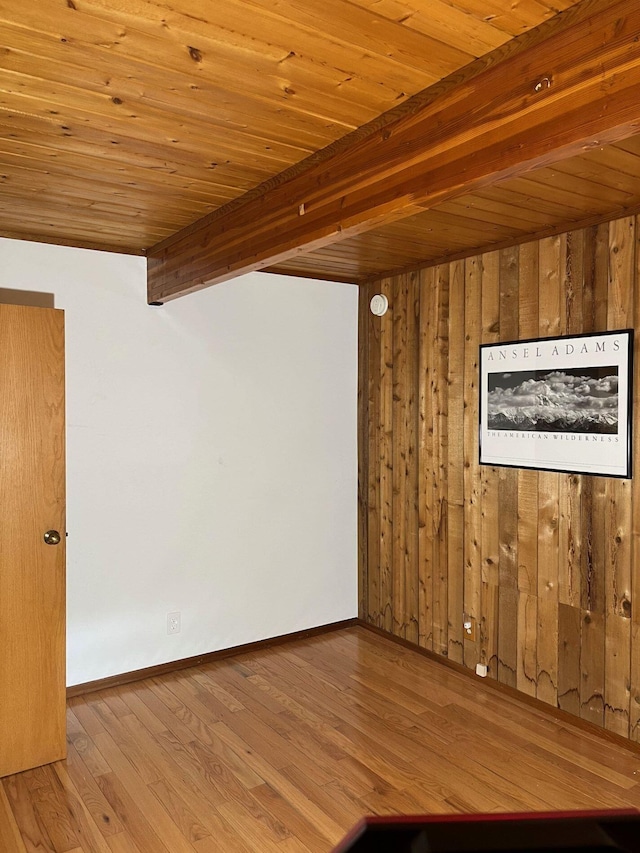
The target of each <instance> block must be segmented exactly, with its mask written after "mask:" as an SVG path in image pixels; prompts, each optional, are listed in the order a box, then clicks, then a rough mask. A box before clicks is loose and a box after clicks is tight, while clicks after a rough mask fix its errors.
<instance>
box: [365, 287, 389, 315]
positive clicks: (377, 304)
mask: <svg viewBox="0 0 640 853" xmlns="http://www.w3.org/2000/svg"><path fill="white" fill-rule="evenodd" d="M369 305H370V308H371V313H372V314H375V315H376V317H382V315H383V314H386V313H387V308H388V307H389V300H388V299H387V297H386V296H385V295H384V294H383V293H376V295H375V296H373V297H372V298H371V302H370V303H369Z"/></svg>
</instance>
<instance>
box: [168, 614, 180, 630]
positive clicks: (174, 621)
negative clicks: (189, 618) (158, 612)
mask: <svg viewBox="0 0 640 853" xmlns="http://www.w3.org/2000/svg"><path fill="white" fill-rule="evenodd" d="M180 622H181V620H180V611H179V610H175V611H174V612H173V613H167V634H179V633H180Z"/></svg>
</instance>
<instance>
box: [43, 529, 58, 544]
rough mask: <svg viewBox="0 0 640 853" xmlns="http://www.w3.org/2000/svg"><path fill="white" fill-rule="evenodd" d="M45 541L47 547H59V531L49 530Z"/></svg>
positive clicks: (45, 535)
mask: <svg viewBox="0 0 640 853" xmlns="http://www.w3.org/2000/svg"><path fill="white" fill-rule="evenodd" d="M44 541H45V542H46V543H47V545H59V544H60V534H59V533H58V531H57V530H47V532H46V533H45V534H44Z"/></svg>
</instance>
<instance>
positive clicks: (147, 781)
mask: <svg viewBox="0 0 640 853" xmlns="http://www.w3.org/2000/svg"><path fill="white" fill-rule="evenodd" d="M68 741H69V756H68V759H67V760H66V761H61V762H58V763H56V764H52V765H49V766H47V767H42V768H39V769H37V770H32V771H29V772H27V773H22V774H19V775H16V776H10V777H7V778H5V779H4V780H2V783H1V784H0V850H2V853H13V851H20V853H25V851H28V853H34V852H35V851H38V853H45V851H46V853H51V851H54V853H194V851H195V853H215V851H222V853H235V851H249V850H251V851H255V850H260V851H281V853H298V852H299V851H300V853H304V851H318V853H322V852H323V851H329V850H331V848H332V846H333V845H334V844H336V843H337V842H338V841H339V840H340V839H341V838H342V837H343V836H344V835H345V834H346V832H347V831H348V830H349V829H350V828H351V827H352V826H353V825H354V824H355V823H356V822H357V821H358V819H359V818H360V817H362V816H363V815H365V814H383V813H392V812H398V813H423V812H427V813H444V812H479V811H489V812H497V811H527V810H552V809H574V808H576V809H578V808H608V807H611V808H623V807H629V806H632V807H640V789H639V787H638V782H639V780H640V754H638V752H634V751H632V750H631V749H627V748H626V747H625V746H624V745H618V744H615V743H614V744H612V743H610V742H607V741H606V740H603V739H601V738H600V737H599V736H597V735H594V734H590V733H588V732H587V733H585V732H584V731H581V730H579V729H577V728H574V727H573V726H572V725H570V724H567V723H565V722H561V721H558V720H556V719H554V718H553V717H551V716H550V715H547V714H546V713H542V712H540V711H537V710H535V709H532V708H531V707H529V706H527V705H524V704H522V703H521V702H519V701H518V700H515V699H511V698H510V697H508V696H504V695H502V694H499V693H497V692H496V691H493V690H490V689H488V688H487V687H486V686H485V685H484V684H483V683H482V682H481V681H480V680H478V681H477V682H474V681H473V680H471V679H469V678H466V677H464V676H462V675H459V674H458V673H456V672H453V671H451V670H449V669H447V668H445V667H443V666H441V665H440V664H438V663H436V662H432V661H430V660H428V659H426V658H425V657H423V656H421V655H419V654H417V653H416V652H413V651H411V650H408V649H405V648H402V647H400V646H398V645H397V644H395V643H393V642H391V641H389V640H387V639H385V638H383V637H380V636H378V635H376V634H374V633H372V632H370V631H368V630H366V629H365V628H361V627H355V628H348V629H345V630H342V631H337V632H334V633H331V634H326V635H322V636H318V637H314V638H311V639H307V640H299V641H295V642H291V643H290V644H287V645H282V646H278V647H274V648H272V649H268V650H264V651H260V652H254V653H252V654H246V655H242V656H239V657H236V658H232V659H227V660H223V661H221V662H219V663H214V664H209V665H206V666H203V667H197V668H194V669H189V670H183V671H181V672H177V673H173V674H171V675H167V676H163V677H160V678H154V679H149V680H146V681H141V682H137V683H135V684H132V685H127V686H125V687H119V688H112V689H110V690H105V691H103V692H101V693H94V694H91V695H88V696H86V697H83V698H76V699H72V700H71V701H70V702H69V711H68Z"/></svg>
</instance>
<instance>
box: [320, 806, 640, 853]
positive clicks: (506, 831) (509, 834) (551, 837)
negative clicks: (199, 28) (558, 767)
mask: <svg viewBox="0 0 640 853" xmlns="http://www.w3.org/2000/svg"><path fill="white" fill-rule="evenodd" d="M565 850H566V851H570V853H614V851H623V853H639V852H640V812H637V811H633V810H616V811H589V812H543V813H535V812H534V813H530V814H485V815H418V816H412V817H405V816H400V815H394V816H391V817H367V818H364V820H362V821H360V823H359V824H358V825H357V826H356V827H355V828H354V829H353V830H352V831H351V832H350V833H349V835H348V836H347V837H346V838H345V839H344V841H343V842H342V843H341V844H339V845H338V846H337V847H336V849H335V850H334V853H551V851H556V853H560V851H565Z"/></svg>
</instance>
